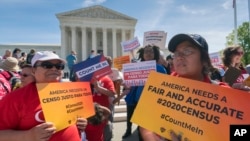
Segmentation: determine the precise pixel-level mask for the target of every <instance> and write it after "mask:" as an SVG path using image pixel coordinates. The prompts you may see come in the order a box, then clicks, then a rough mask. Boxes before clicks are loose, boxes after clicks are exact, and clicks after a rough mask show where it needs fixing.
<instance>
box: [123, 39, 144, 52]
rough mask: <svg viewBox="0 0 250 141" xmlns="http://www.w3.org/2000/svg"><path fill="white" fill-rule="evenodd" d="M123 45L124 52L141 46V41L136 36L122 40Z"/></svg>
mask: <svg viewBox="0 0 250 141" xmlns="http://www.w3.org/2000/svg"><path fill="white" fill-rule="evenodd" d="M121 46H122V49H123V52H128V51H131V50H134V49H136V48H138V47H140V42H139V40H138V38H137V37H134V38H133V39H131V40H128V41H123V42H121Z"/></svg>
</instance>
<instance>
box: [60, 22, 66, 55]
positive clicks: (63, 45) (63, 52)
mask: <svg viewBox="0 0 250 141" xmlns="http://www.w3.org/2000/svg"><path fill="white" fill-rule="evenodd" d="M60 29H61V50H60V51H61V57H62V58H66V56H67V54H66V53H67V49H66V47H67V38H66V34H67V32H66V27H65V26H62V25H61V26H60Z"/></svg>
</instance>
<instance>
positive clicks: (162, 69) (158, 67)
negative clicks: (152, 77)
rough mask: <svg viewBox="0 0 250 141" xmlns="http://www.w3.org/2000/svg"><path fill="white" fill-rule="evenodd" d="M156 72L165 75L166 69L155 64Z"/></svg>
mask: <svg viewBox="0 0 250 141" xmlns="http://www.w3.org/2000/svg"><path fill="white" fill-rule="evenodd" d="M156 70H157V72H161V73H167V71H166V69H165V68H164V67H163V66H162V65H160V64H156Z"/></svg>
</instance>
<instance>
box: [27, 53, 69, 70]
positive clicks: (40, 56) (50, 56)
mask: <svg viewBox="0 0 250 141" xmlns="http://www.w3.org/2000/svg"><path fill="white" fill-rule="evenodd" d="M48 60H60V61H62V62H63V63H66V61H65V60H64V59H62V58H60V57H59V56H58V55H57V54H55V53H53V52H52V51H40V52H36V54H35V55H34V57H33V58H32V60H31V65H32V67H34V65H35V64H36V62H37V61H48Z"/></svg>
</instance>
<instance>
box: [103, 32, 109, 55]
mask: <svg viewBox="0 0 250 141" xmlns="http://www.w3.org/2000/svg"><path fill="white" fill-rule="evenodd" d="M102 31H103V32H102V34H103V36H102V46H103V54H104V55H108V47H107V46H108V41H107V40H108V39H107V28H103V29H102Z"/></svg>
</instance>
